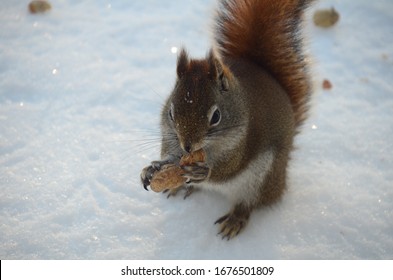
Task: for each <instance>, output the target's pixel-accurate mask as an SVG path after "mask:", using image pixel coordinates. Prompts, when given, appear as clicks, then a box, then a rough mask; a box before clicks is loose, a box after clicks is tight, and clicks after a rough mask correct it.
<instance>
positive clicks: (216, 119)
mask: <svg viewBox="0 0 393 280" xmlns="http://www.w3.org/2000/svg"><path fill="white" fill-rule="evenodd" d="M220 121H221V112H220V110H219V109H218V108H216V109H215V110H214V111H213V114H212V116H211V118H210V126H216V125H218V124H219V123H220Z"/></svg>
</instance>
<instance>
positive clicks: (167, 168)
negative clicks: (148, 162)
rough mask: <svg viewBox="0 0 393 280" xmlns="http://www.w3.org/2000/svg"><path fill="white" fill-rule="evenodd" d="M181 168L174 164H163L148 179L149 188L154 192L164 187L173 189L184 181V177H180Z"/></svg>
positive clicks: (182, 172)
mask: <svg viewBox="0 0 393 280" xmlns="http://www.w3.org/2000/svg"><path fill="white" fill-rule="evenodd" d="M182 174H184V171H183V169H181V167H180V166H177V165H175V164H167V165H164V166H163V167H162V168H161V170H160V171H158V172H156V173H155V174H154V175H153V179H152V180H151V181H150V188H151V189H152V191H155V192H162V191H163V190H166V189H175V188H178V187H180V186H181V185H183V184H184V183H185V182H186V178H184V177H182Z"/></svg>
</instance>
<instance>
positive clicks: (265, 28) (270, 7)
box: [215, 0, 312, 125]
mask: <svg viewBox="0 0 393 280" xmlns="http://www.w3.org/2000/svg"><path fill="white" fill-rule="evenodd" d="M311 2H312V0H283V1H279V0H240V1H236V0H223V1H221V2H220V7H219V9H218V13H217V21H216V29H215V40H216V42H217V47H218V52H219V53H220V54H221V56H222V57H223V58H224V59H225V57H229V58H235V59H236V58H241V59H246V60H249V61H253V62H254V63H256V64H258V65H259V66H260V67H261V68H263V69H265V70H266V71H268V72H269V73H270V74H271V75H272V76H273V77H274V78H275V79H276V80H277V81H278V82H279V83H280V84H281V86H282V87H283V88H284V89H285V91H286V93H287V94H288V97H289V99H290V101H291V105H292V108H293V113H294V119H295V123H296V124H297V125H299V124H300V123H301V122H302V121H303V120H304V119H305V118H306V112H307V104H308V100H309V96H310V91H311V86H310V81H309V78H308V73H307V63H306V58H305V55H304V53H303V43H302V36H300V34H299V33H300V29H301V28H300V27H301V23H302V15H303V12H304V10H305V9H306V7H307V6H308V5H309V4H310V3H311Z"/></svg>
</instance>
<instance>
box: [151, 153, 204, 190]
mask: <svg viewBox="0 0 393 280" xmlns="http://www.w3.org/2000/svg"><path fill="white" fill-rule="evenodd" d="M205 160H206V155H205V152H204V151H203V150H202V149H200V150H198V151H195V152H193V153H191V154H188V155H186V156H183V157H182V158H181V159H180V163H179V165H176V164H166V165H164V166H162V168H161V170H160V171H157V172H156V173H154V175H153V178H152V179H151V181H150V188H151V189H152V190H153V191H155V192H162V191H164V190H166V189H175V188H178V187H180V186H181V185H183V184H184V183H185V182H186V180H187V179H186V178H184V177H183V176H182V175H183V174H185V172H184V170H183V169H182V168H181V167H182V166H187V165H192V164H194V163H195V162H204V161H205Z"/></svg>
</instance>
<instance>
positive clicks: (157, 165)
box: [141, 160, 172, 190]
mask: <svg viewBox="0 0 393 280" xmlns="http://www.w3.org/2000/svg"><path fill="white" fill-rule="evenodd" d="M169 163H172V162H171V161H169V160H164V161H158V160H157V161H153V162H152V163H151V165H149V166H146V167H145V168H143V169H142V172H141V181H142V184H143V187H144V188H145V190H147V187H148V186H150V182H151V180H152V179H153V175H154V174H155V173H156V172H157V171H160V170H161V168H162V166H164V165H166V164H169Z"/></svg>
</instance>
